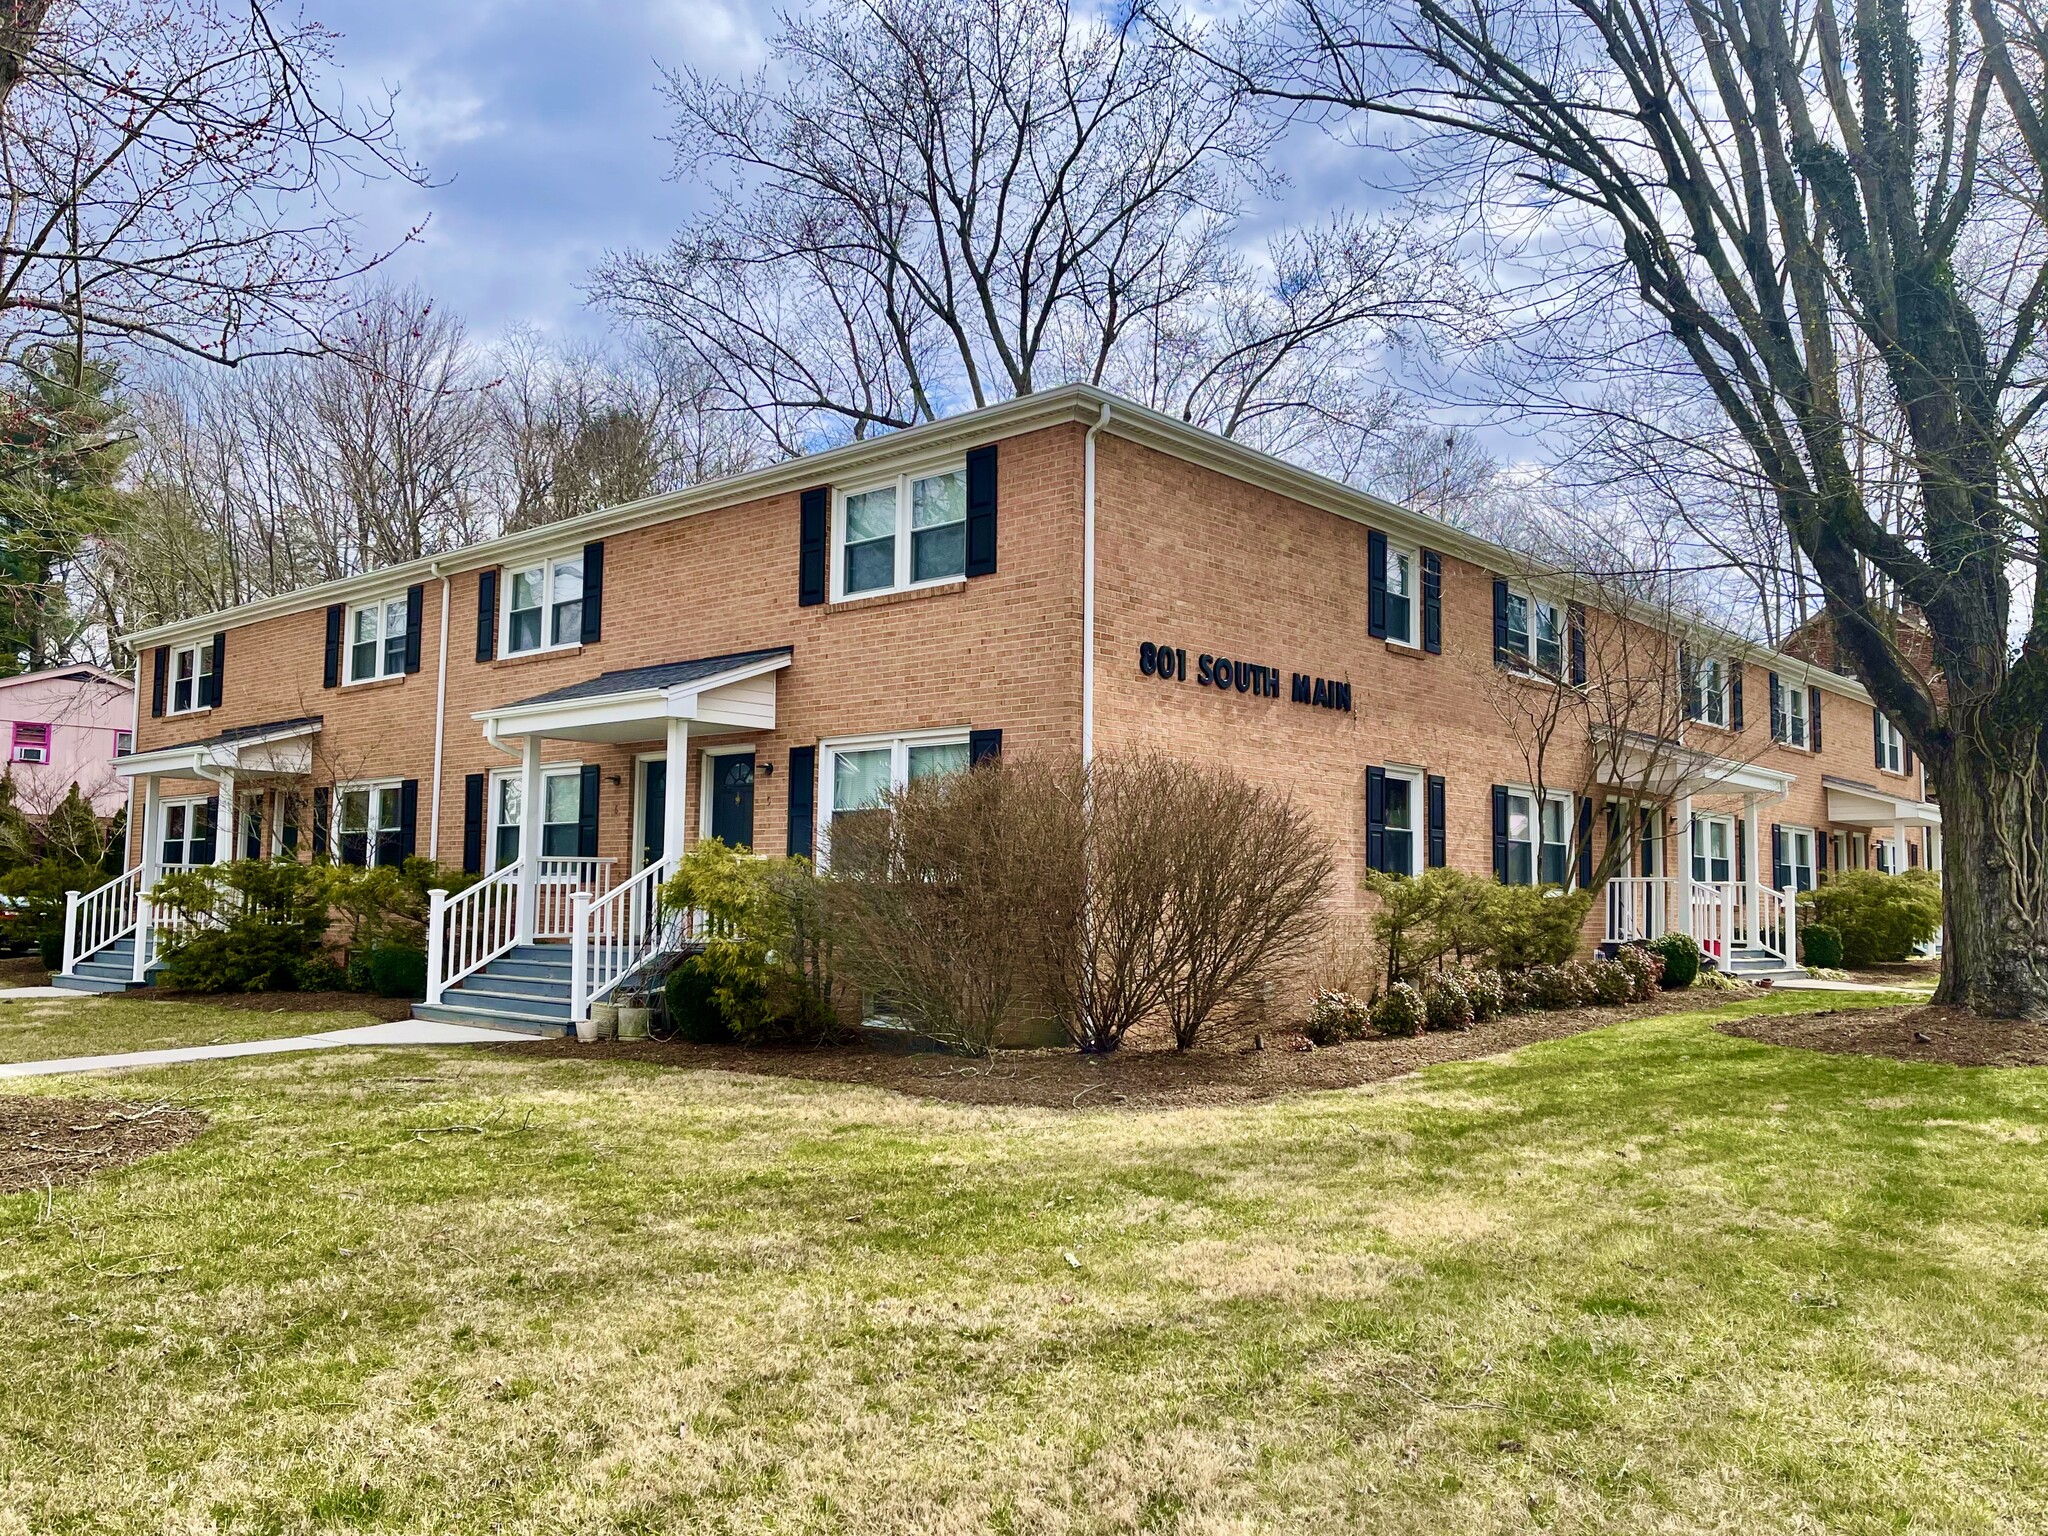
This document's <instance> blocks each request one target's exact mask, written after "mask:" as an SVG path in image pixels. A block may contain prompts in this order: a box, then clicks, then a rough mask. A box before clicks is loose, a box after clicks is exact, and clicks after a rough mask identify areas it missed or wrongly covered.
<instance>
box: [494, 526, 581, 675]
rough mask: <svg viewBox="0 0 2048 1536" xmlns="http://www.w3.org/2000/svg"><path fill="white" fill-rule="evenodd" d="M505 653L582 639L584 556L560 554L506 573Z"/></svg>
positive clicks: (514, 653) (577, 643) (569, 642)
mask: <svg viewBox="0 0 2048 1536" xmlns="http://www.w3.org/2000/svg"><path fill="white" fill-rule="evenodd" d="M506 574H507V575H508V577H509V578H510V579H509V580H507V581H506V583H505V654H506V655H508V656H517V655H520V654H522V653H523V652H527V651H545V650H553V649H554V648H555V647H556V646H564V645H580V644H582V642H583V555H582V553H581V552H580V551H579V552H578V553H576V554H573V555H560V556H557V557H556V558H554V559H552V560H539V561H535V562H534V563H533V564H532V565H530V566H528V567H526V568H525V569H524V570H515V571H509V572H507V573H506Z"/></svg>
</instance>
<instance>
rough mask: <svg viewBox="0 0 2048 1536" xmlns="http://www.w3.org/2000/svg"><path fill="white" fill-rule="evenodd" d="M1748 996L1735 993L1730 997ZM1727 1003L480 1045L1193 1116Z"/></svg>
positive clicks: (1666, 1001)
mask: <svg viewBox="0 0 2048 1536" xmlns="http://www.w3.org/2000/svg"><path fill="white" fill-rule="evenodd" d="M1740 995H1742V994H1735V993H1730V994H1725V996H1727V997H1729V998H1733V997H1736V996H1740ZM1723 996H1724V995H1723V994H1702V993H1700V992H1677V993H1670V994H1667V995H1666V996H1663V997H1660V998H1659V999H1657V1001H1655V1002H1652V1003H1643V1004H1639V1005H1636V1006H1633V1007H1628V1008H1580V1009H1572V1010H1569V1011H1566V1012H1560V1013H1524V1014H1515V1015H1512V1016H1509V1017H1506V1018H1499V1019H1494V1020H1491V1021H1489V1022H1488V1023H1485V1024H1481V1025H1478V1026H1476V1027H1474V1028H1472V1029H1468V1030H1463V1031H1459V1032H1457V1033H1451V1034H1438V1035H1422V1036H1419V1037H1418V1038H1416V1039H1413V1040H1358V1041H1353V1042H1351V1043H1349V1044H1345V1045H1338V1046H1330V1047H1326V1048H1323V1049H1316V1048H1314V1047H1310V1046H1309V1045H1308V1042H1307V1041H1306V1040H1304V1039H1302V1037H1301V1036H1300V1035H1298V1034H1295V1033H1293V1032H1292V1031H1287V1032H1284V1033H1281V1032H1276V1033H1273V1034H1269V1035H1267V1036H1266V1037H1265V1042H1264V1047H1263V1048H1262V1049H1261V1048H1257V1047H1255V1046H1254V1045H1253V1044H1252V1043H1251V1041H1250V1040H1249V1039H1245V1038H1242V1037H1240V1038H1235V1039H1227V1040H1219V1041H1218V1043H1216V1044H1214V1045H1204V1046H1202V1047H1199V1048H1197V1049H1195V1050H1193V1051H1188V1052H1185V1053H1182V1052H1178V1051H1175V1050H1173V1049H1172V1045H1171V1037H1170V1036H1167V1037H1166V1038H1164V1039H1161V1038H1159V1037H1157V1036H1150V1037H1141V1036H1140V1035H1139V1034H1138V1033H1137V1032H1135V1031H1134V1032H1133V1033H1132V1034H1131V1035H1130V1036H1129V1037H1128V1038H1127V1039H1126V1040H1125V1042H1124V1045H1123V1048H1122V1049H1121V1050H1118V1051H1116V1052H1114V1053H1113V1054H1111V1055H1108V1056H1082V1055H1079V1054H1077V1053H1076V1052H1073V1051H1066V1050H1055V1051H999V1052H997V1053H996V1054H995V1055H994V1056H992V1057H990V1058H989V1059H987V1060H985V1061H976V1060H971V1059H968V1058H965V1057H960V1056H949V1055H944V1054H940V1053H935V1052H924V1053H911V1052H904V1051H900V1050H897V1051H892V1050H883V1049H878V1048H876V1047H874V1046H871V1045H858V1044H857V1045H844V1046H827V1047H823V1048H821V1049H818V1050H810V1051H799V1050H764V1049H749V1048H743V1047H740V1046H732V1045H688V1044H685V1043H683V1042H681V1041H668V1042H662V1041H635V1042H633V1043H631V1044H621V1043H619V1042H617V1041H604V1042H601V1043H597V1044H592V1045H579V1044H578V1043H577V1042H576V1041H575V1040H574V1039H572V1038H557V1039H546V1040H533V1041H522V1042H520V1043H519V1044H517V1045H503V1046H495V1045H494V1046H490V1047H477V1048H476V1049H490V1050H494V1051H505V1052H507V1053H510V1054H515V1055H520V1056H566V1057H575V1058H576V1059H578V1060H582V1061H646V1062H655V1063H658V1064H660V1065H662V1066H671V1067H689V1068H694V1069H696V1070H698V1071H705V1072H745V1073H752V1074H755V1075H757V1076H764V1077H797V1078H807V1079H811V1080H814V1081H819V1082H832V1083H860V1084H863V1085H865V1086H868V1087H872V1088H886V1089H890V1090H892V1091H894V1092H897V1093H907V1094H913V1095H916V1096H918V1097H920V1098H928V1099H944V1100H947V1101H949V1102H951V1103H955V1104H1001V1105H1026V1106H1033V1107H1036V1108H1040V1109H1129V1110H1153V1109H1186V1108H1192V1107H1197V1106H1201V1105H1215V1104H1249V1103H1256V1102H1258V1101H1259V1100H1262V1099H1272V1098H1278V1097H1279V1096H1281V1095H1282V1094H1290V1093H1310V1092H1316V1091H1319V1090H1323V1089H1330V1088H1356V1087H1358V1086H1360V1085H1361V1084H1364V1083H1377V1082H1384V1081H1386V1080H1387V1079H1388V1078H1393V1077H1401V1076H1404V1075H1406V1074H1407V1073H1410V1072H1414V1071H1417V1070H1419V1069H1420V1068H1422V1067H1426V1066H1431V1065H1433V1064H1435V1063H1436V1062H1440V1061H1466V1060H1470V1059H1471V1058H1473V1057H1477V1056H1493V1055H1497V1054H1499V1053H1500V1052H1502V1051H1512V1050H1514V1049H1516V1048H1517V1047H1519V1046H1524V1045H1532V1044H1534V1043H1535V1042H1537V1041H1539V1040H1558V1039H1562V1038H1563V1037H1564V1036H1566V1035H1576V1034H1582V1033H1584V1032H1585V1031H1586V1030H1589V1029H1598V1028H1600V1027H1601V1026H1603V1025H1607V1024H1618V1023H1620V1022H1621V1021H1622V1020H1624V1019H1631V1018H1644V1017H1647V1016H1649V1015H1652V1014H1659V1013H1675V1012H1680V1011H1684V1010H1694V1009H1698V1008H1701V1007H1706V1006H1710V1005H1711V1003H1712V1002H1715V1001H1720V1000H1722V998H1723Z"/></svg>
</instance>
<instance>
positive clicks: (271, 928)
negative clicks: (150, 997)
mask: <svg viewBox="0 0 2048 1536" xmlns="http://www.w3.org/2000/svg"><path fill="white" fill-rule="evenodd" d="M309 942H310V941H309V940H308V938H307V936H306V933H305V931H304V930H303V929H302V928H300V927H298V926H296V925H294V924H292V923H290V922H285V921H278V920H276V919H273V918H264V917H243V918H237V919H235V920H234V921H232V922H230V923H229V924H228V925H227V926H226V927H225V928H205V929H201V930H199V931H198V932H196V933H193V934H190V935H188V936H186V937H185V938H184V939H182V940H181V941H180V942H179V943H178V944H177V945H176V947H175V948H173V949H172V950H171V951H170V953H169V955H168V957H167V958H166V959H165V961H164V968H163V972H162V974H161V976H159V978H158V982H159V984H160V985H162V986H165V987H169V988H172V989H174V990H176V991H180V992H292V991H296V990H298V985H299V968H300V967H301V966H302V965H303V964H304V963H305V961H306V958H307V954H306V951H307V946H308V943H309Z"/></svg>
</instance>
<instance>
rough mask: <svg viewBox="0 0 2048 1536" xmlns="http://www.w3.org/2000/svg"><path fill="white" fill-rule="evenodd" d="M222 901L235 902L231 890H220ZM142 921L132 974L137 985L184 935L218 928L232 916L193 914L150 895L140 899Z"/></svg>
mask: <svg viewBox="0 0 2048 1536" xmlns="http://www.w3.org/2000/svg"><path fill="white" fill-rule="evenodd" d="M221 896H222V899H223V900H224V901H226V902H233V901H235V899H236V898H235V894H234V892H232V891H223V892H222V893H221ZM140 913H141V921H140V922H138V923H137V924H136V925H135V972H134V978H133V979H134V980H135V981H136V982H138V983H140V982H143V981H147V980H148V979H149V968H150V967H151V966H153V965H155V964H156V963H157V961H158V960H160V959H161V958H162V957H163V953H164V951H165V950H167V949H170V948H173V947H174V946H175V945H176V944H177V943H178V941H179V940H180V939H182V938H184V937H185V936H186V935H187V934H190V933H197V932H199V931H200V930H201V929H204V928H219V927H221V926H223V925H224V924H225V923H226V922H227V920H228V918H229V917H230V916H231V915H232V914H231V913H229V912H225V911H221V910H219V909H213V910H209V911H204V912H195V911H193V910H192V909H191V908H190V907H187V906H184V905H182V904H180V903H177V902H168V901H158V900H157V899H156V898H155V897H154V896H152V895H145V896H144V897H143V898H142V904H141V907H140Z"/></svg>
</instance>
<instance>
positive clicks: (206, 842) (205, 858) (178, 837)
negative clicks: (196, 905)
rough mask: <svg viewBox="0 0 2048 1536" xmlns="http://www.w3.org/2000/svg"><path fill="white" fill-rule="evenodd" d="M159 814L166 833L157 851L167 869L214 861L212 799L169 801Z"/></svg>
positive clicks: (188, 867) (190, 867) (183, 867)
mask: <svg viewBox="0 0 2048 1536" xmlns="http://www.w3.org/2000/svg"><path fill="white" fill-rule="evenodd" d="M158 814H159V815H160V816H161V818H162V828H163V834H162V837H161V838H160V840H159V842H158V849H157V851H158V853H159V855H160V857H161V860H162V863H163V867H164V868H165V869H193V868H196V867H198V866H199V865H201V864H211V863H212V862H213V802H212V801H211V800H191V799H187V800H166V801H165V802H164V803H163V805H162V806H161V807H160V809H159V811H158Z"/></svg>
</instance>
